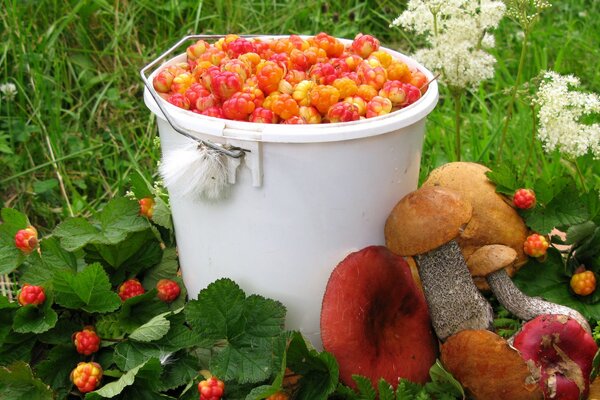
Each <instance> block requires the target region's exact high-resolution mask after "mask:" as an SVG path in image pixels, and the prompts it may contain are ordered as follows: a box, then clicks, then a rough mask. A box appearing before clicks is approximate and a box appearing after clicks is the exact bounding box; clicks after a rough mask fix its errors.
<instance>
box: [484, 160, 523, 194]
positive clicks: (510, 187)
mask: <svg viewBox="0 0 600 400" xmlns="http://www.w3.org/2000/svg"><path fill="white" fill-rule="evenodd" d="M485 175H486V176H487V177H488V179H489V180H490V181H492V183H494V184H495V185H496V192H498V193H502V194H505V195H507V196H512V195H513V193H514V192H515V190H516V189H518V188H519V186H520V185H519V183H518V182H517V177H516V175H515V172H514V170H513V169H511V168H510V167H509V166H508V165H500V166H498V167H496V168H494V170H492V171H488V172H486V173H485Z"/></svg>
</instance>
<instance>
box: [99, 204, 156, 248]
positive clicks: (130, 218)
mask: <svg viewBox="0 0 600 400" xmlns="http://www.w3.org/2000/svg"><path fill="white" fill-rule="evenodd" d="M139 213H140V208H139V204H138V203H137V201H134V200H131V199H127V198H124V197H120V198H117V199H114V200H111V201H109V202H108V203H107V204H106V206H105V207H104V209H102V211H101V212H100V214H99V215H98V221H99V223H100V225H101V227H102V233H103V236H104V238H105V241H103V243H105V244H116V243H119V242H121V241H123V240H125V238H126V237H127V236H128V235H129V234H130V233H133V232H139V231H143V230H146V229H148V228H149V227H150V224H149V223H148V220H147V219H146V218H144V217H140V215H139Z"/></svg>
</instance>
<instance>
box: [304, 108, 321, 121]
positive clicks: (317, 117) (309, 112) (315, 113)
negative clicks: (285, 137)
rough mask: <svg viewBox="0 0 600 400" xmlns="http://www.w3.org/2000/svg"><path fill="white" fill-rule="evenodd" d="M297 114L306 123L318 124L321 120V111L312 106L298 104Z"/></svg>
mask: <svg viewBox="0 0 600 400" xmlns="http://www.w3.org/2000/svg"><path fill="white" fill-rule="evenodd" d="M298 115H299V116H300V117H301V118H302V119H303V120H304V122H305V123H307V124H320V123H321V120H322V118H321V113H320V112H319V110H317V109H316V108H315V107H313V106H300V110H298Z"/></svg>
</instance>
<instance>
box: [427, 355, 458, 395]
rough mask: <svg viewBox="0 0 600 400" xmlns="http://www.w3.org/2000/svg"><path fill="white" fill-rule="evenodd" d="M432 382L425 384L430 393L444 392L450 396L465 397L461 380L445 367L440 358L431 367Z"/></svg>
mask: <svg viewBox="0 0 600 400" xmlns="http://www.w3.org/2000/svg"><path fill="white" fill-rule="evenodd" d="M429 376H430V377H431V382H428V383H427V384H425V389H426V390H427V392H428V393H430V394H444V395H446V396H447V397H448V398H452V399H454V398H459V399H463V398H465V391H464V389H463V387H462V386H461V384H460V382H459V381H457V380H456V379H455V378H454V377H453V376H452V374H450V373H449V372H448V371H446V370H445V369H444V367H443V366H442V363H441V362H440V360H436V362H435V364H433V365H432V366H431V368H430V369H429Z"/></svg>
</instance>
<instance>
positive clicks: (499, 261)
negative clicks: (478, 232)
mask: <svg viewBox="0 0 600 400" xmlns="http://www.w3.org/2000/svg"><path fill="white" fill-rule="evenodd" d="M516 260H517V252H516V251H515V249H513V248H512V247H508V246H504V245H501V244H488V245H486V246H483V247H480V248H478V249H477V250H475V252H474V253H473V254H471V257H469V259H468V260H467V267H469V272H471V276H473V277H485V276H487V275H489V274H491V273H492V272H496V271H498V270H500V269H502V268H507V267H510V266H512V265H513V263H514V262H515V261H516Z"/></svg>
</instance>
